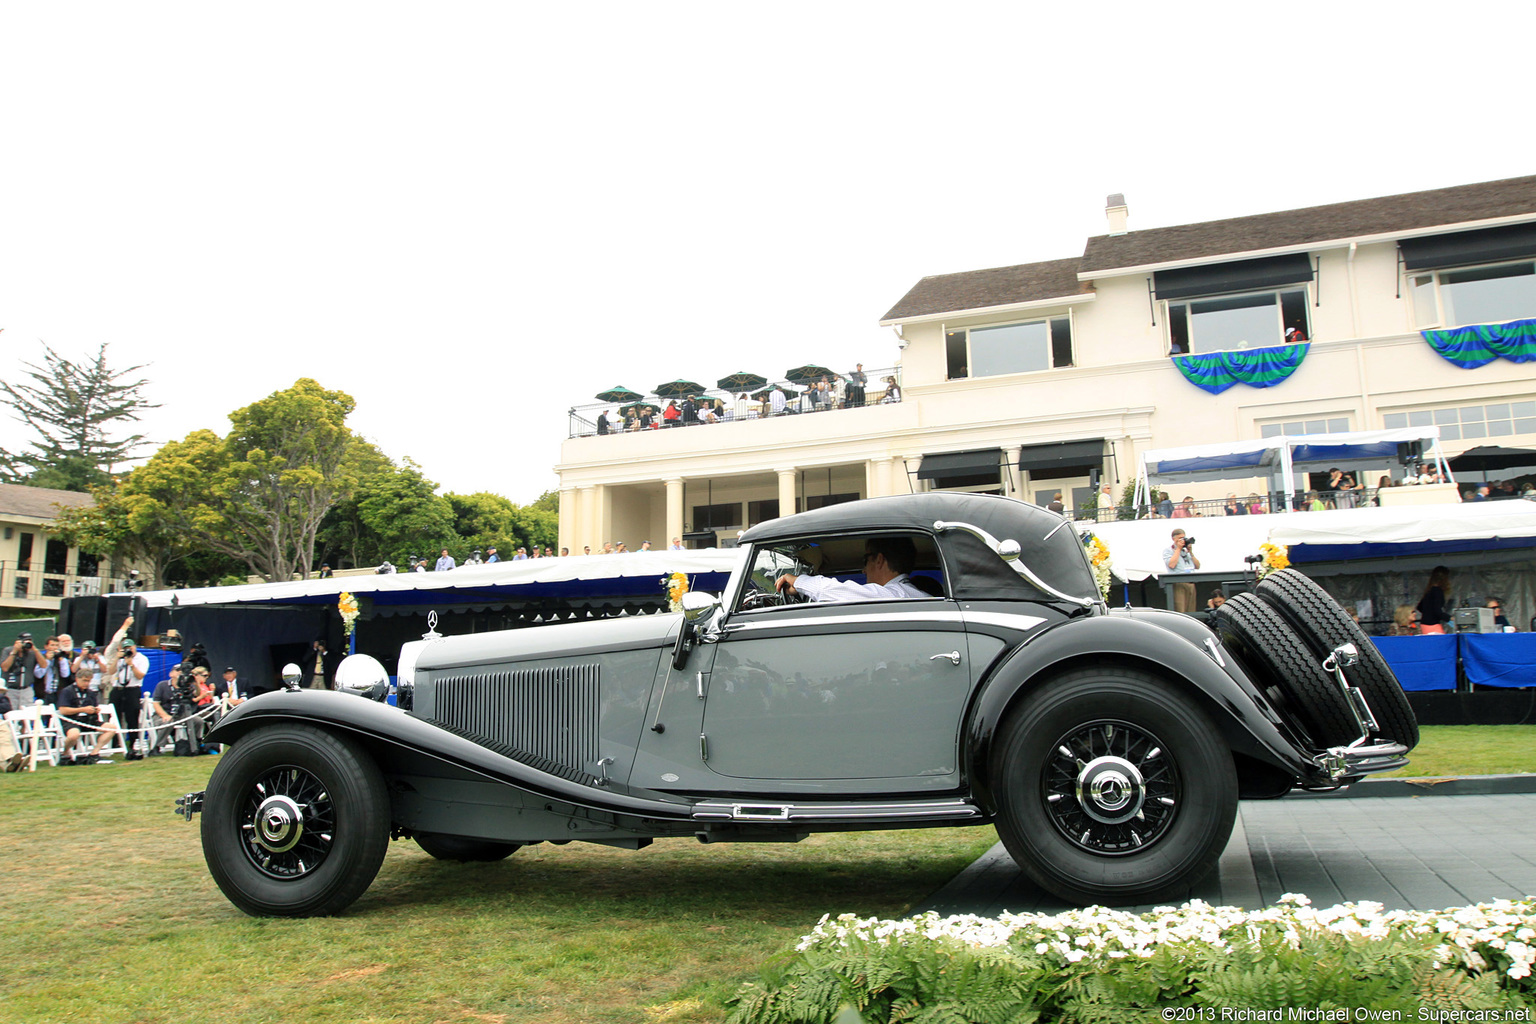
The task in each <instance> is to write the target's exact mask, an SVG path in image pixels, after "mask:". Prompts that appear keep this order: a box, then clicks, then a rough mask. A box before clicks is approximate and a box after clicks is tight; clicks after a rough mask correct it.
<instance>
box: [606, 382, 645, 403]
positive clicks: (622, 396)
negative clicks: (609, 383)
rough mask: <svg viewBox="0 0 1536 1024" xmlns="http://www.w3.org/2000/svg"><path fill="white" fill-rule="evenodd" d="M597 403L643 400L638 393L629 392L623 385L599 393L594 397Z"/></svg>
mask: <svg viewBox="0 0 1536 1024" xmlns="http://www.w3.org/2000/svg"><path fill="white" fill-rule="evenodd" d="M593 397H595V398H596V399H597V400H598V401H599V402H633V401H634V400H635V399H637V398H643V397H645V396H643V395H641V394H640V392H638V391H631V390H629V388H626V387H624V385H622V384H621V385H619V386H618V387H615V388H609V389H608V390H607V391H599V392H598V393H597V394H596V395H595V396H593Z"/></svg>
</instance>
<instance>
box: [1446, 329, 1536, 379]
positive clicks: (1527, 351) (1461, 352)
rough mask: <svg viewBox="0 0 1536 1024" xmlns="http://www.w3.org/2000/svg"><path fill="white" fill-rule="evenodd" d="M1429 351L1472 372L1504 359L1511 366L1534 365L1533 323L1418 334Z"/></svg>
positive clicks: (1535, 348) (1534, 340) (1535, 347)
mask: <svg viewBox="0 0 1536 1024" xmlns="http://www.w3.org/2000/svg"><path fill="white" fill-rule="evenodd" d="M1419 333H1421V334H1423V335H1424V340H1425V341H1427V342H1429V347H1430V348H1432V349H1434V350H1435V351H1436V352H1438V353H1440V354H1441V355H1442V356H1444V357H1445V358H1447V359H1449V360H1450V361H1451V362H1453V363H1455V364H1456V365H1457V366H1459V367H1461V368H1462V369H1463V370H1475V369H1477V368H1478V367H1479V366H1487V365H1488V364H1489V363H1491V362H1493V361H1494V360H1495V359H1498V358H1499V357H1500V356H1503V357H1504V358H1505V359H1508V360H1509V361H1510V362H1512V363H1530V362H1536V320H1511V321H1510V322H1509V323H1507V324H1477V325H1475V326H1472V327H1452V328H1451V329H1450V330H1445V331H1420V332H1419Z"/></svg>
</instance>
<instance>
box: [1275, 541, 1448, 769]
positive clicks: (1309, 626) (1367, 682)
mask: <svg viewBox="0 0 1536 1024" xmlns="http://www.w3.org/2000/svg"><path fill="white" fill-rule="evenodd" d="M1255 593H1257V594H1258V595H1259V597H1260V598H1262V599H1263V600H1264V602H1265V603H1266V604H1268V605H1269V606H1270V607H1272V608H1274V609H1275V610H1276V611H1277V612H1279V613H1280V614H1281V616H1282V617H1284V618H1285V620H1286V621H1287V622H1289V623H1290V624H1291V625H1292V626H1294V627H1295V628H1296V631H1297V632H1298V633H1300V634H1301V637H1302V639H1303V640H1305V641H1307V643H1308V644H1310V645H1311V649H1312V653H1313V654H1315V655H1317V656H1318V657H1319V658H1326V657H1327V656H1328V654H1329V653H1330V652H1331V651H1332V650H1333V649H1334V648H1335V647H1338V646H1339V645H1340V644H1346V643H1349V644H1354V645H1355V649H1356V650H1358V651H1359V652H1360V660H1359V661H1358V662H1356V663H1355V664H1354V665H1352V666H1349V667H1347V668H1345V669H1344V677H1345V678H1346V679H1348V680H1349V681H1350V683H1351V685H1354V686H1357V687H1359V688H1360V692H1361V693H1362V694H1364V695H1365V701H1366V703H1367V704H1369V705H1370V706H1371V712H1372V714H1374V715H1375V717H1376V725H1377V727H1378V733H1377V734H1378V735H1380V736H1383V737H1386V738H1388V739H1393V740H1396V741H1397V742H1399V743H1401V744H1403V745H1404V746H1406V747H1408V749H1410V750H1412V749H1413V748H1414V747H1415V746H1416V745H1417V744H1418V742H1419V723H1418V720H1417V719H1416V718H1415V717H1414V714H1413V708H1412V707H1411V706H1410V705H1409V704H1408V696H1407V694H1405V693H1403V688H1402V686H1401V685H1399V684H1398V681H1397V677H1396V676H1394V675H1393V674H1392V670H1391V669H1390V668H1388V667H1387V662H1386V659H1384V658H1383V657H1382V656H1381V652H1380V651H1378V650H1377V649H1376V645H1375V644H1373V643H1371V640H1370V637H1368V636H1366V635H1365V631H1364V630H1362V629H1361V628H1360V625H1359V623H1357V622H1355V620H1354V619H1351V618H1350V617H1349V616H1348V615H1347V614H1345V612H1344V609H1342V608H1340V607H1339V606H1338V604H1337V602H1335V601H1334V599H1333V598H1332V597H1331V596H1329V594H1328V592H1327V591H1326V590H1324V589H1323V588H1322V587H1320V586H1318V585H1317V584H1316V583H1315V582H1313V581H1312V580H1311V579H1309V578H1308V577H1307V576H1305V575H1303V574H1302V573H1299V572H1297V571H1296V570H1295V569H1282V570H1280V571H1279V572H1272V573H1270V574H1269V575H1268V576H1266V577H1264V579H1263V580H1262V581H1261V582H1260V583H1259V586H1258V589H1257V590H1256V591H1255Z"/></svg>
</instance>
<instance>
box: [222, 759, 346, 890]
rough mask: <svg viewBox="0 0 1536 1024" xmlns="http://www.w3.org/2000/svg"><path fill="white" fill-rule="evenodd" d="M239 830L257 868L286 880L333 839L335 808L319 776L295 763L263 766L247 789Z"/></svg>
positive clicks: (311, 864)
mask: <svg viewBox="0 0 1536 1024" xmlns="http://www.w3.org/2000/svg"><path fill="white" fill-rule="evenodd" d="M240 831H241V834H242V836H243V838H244V840H245V854H246V856H247V857H249V858H251V863H252V864H253V865H255V867H256V870H258V871H260V872H261V873H262V874H264V875H267V876H269V877H271V878H279V879H283V880H285V881H288V880H292V879H296V878H302V877H304V876H305V875H307V874H309V873H310V872H311V871H314V870H315V869H316V868H318V867H319V866H320V865H321V864H322V863H324V861H325V858H326V857H327V856H329V854H330V852H331V848H332V847H333V846H334V845H335V842H336V809H335V807H334V806H333V805H332V803H331V795H330V793H329V792H327V791H326V787H325V785H324V784H323V783H321V781H320V780H319V779H317V778H315V777H314V776H313V775H311V774H310V773H309V772H307V771H305V770H304V769H303V768H299V767H297V766H295V765H282V766H280V767H277V768H274V769H272V770H271V771H269V772H267V773H266V774H265V775H263V776H262V777H261V778H259V779H258V780H256V782H255V783H254V784H253V785H252V786H251V790H250V792H249V793H248V794H246V799H245V809H244V810H243V812H242V814H241V821H240Z"/></svg>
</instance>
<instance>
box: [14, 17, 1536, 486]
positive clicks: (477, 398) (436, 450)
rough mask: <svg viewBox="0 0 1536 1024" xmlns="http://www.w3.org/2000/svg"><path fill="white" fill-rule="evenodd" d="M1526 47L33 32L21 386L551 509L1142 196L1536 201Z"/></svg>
mask: <svg viewBox="0 0 1536 1024" xmlns="http://www.w3.org/2000/svg"><path fill="white" fill-rule="evenodd" d="M1035 8H1047V10H1046V11H1045V12H1043V13H1036V11H1035V10H1034V9H1035ZM1521 11H1524V13H1520V12H1521ZM1354 12H1358V13H1354ZM1533 21H1536V15H1533V13H1532V9H1530V8H1526V7H1524V5H1517V4H1491V3H1490V4H1480V3H1459V4H1455V5H1450V6H1447V5H1444V4H1420V5H1416V4H1402V3H1400V4H1393V5H1386V6H1384V5H1378V4H1365V3H1358V4H1355V3H1337V2H1333V3H1323V4H1312V3H1289V4H1262V5H1256V4H1233V3H1230V2H1225V3H1216V4H1210V5H1202V4H1151V5H1149V4H1138V5H1134V6H1126V7H1121V6H1118V5H1113V4H1093V5H1089V4H1079V5H1069V4H1050V5H1045V4H1034V3H1011V4H991V3H975V4H967V3H956V4H935V3H921V4H912V3H894V2H885V3H879V4H875V3H857V4H854V3H847V4H844V3H834V2H827V0H823V2H818V3H792V2H778V3H774V4H723V3H655V2H653V3H643V4H642V3H632V2H629V3H622V4H618V3H613V4H610V3H585V4H543V3H541V4H531V3H528V4H523V3H508V2H502V3H485V4H480V3H446V4H431V5H428V4H409V5H407V4H399V3H380V2H371V3H367V4H361V3H327V4H314V3H302V4H300V3H267V4H261V5H244V6H236V5H230V4H209V3H206V2H198V3H185V4H172V3H149V2H143V3H131V4H125V3H121V2H116V0H114V2H111V3H75V4H47V3H28V2H10V0H4V2H0V140H3V143H0V327H3V328H4V333H3V334H0V373H4V374H6V375H7V378H6V379H8V380H13V381H14V380H15V379H16V378H17V376H18V375H19V374H20V373H21V363H22V362H23V361H39V360H40V355H41V348H40V345H39V342H40V341H46V342H47V343H48V344H50V345H52V346H53V347H54V348H55V349H56V350H58V351H59V352H60V353H61V354H64V355H68V356H80V355H83V354H85V353H88V352H91V351H94V349H95V347H96V346H97V344H98V343H100V342H102V341H106V342H109V343H110V346H111V347H110V349H109V354H110V356H111V358H112V360H113V361H114V362H115V363H117V364H118V365H127V364H130V363H137V362H148V363H151V364H152V365H151V366H150V368H149V370H148V371H147V373H148V375H149V376H150V377H151V379H152V380H153V387H152V389H151V396H152V397H153V398H154V400H156V401H159V402H162V403H164V404H163V407H162V408H160V409H158V410H155V411H153V412H152V413H150V414H149V415H147V416H146V418H145V421H144V424H143V426H144V429H145V432H146V433H148V434H149V435H150V436H151V438H152V439H154V440H155V441H156V442H163V441H166V440H170V439H173V438H179V437H182V436H184V435H185V434H187V433H188V432H190V431H192V430H195V429H197V428H200V427H207V428H210V429H213V430H215V431H218V432H220V433H223V432H224V431H226V430H227V429H228V421H227V419H226V416H225V414H226V413H228V412H229V411H230V410H232V409H235V408H237V407H239V406H242V405H245V404H248V403H250V402H252V401H254V400H256V399H258V398H260V397H262V396H264V395H267V394H270V393H271V392H273V391H276V390H279V389H281V388H285V387H287V386H289V385H291V384H292V383H293V382H294V380H295V379H297V378H298V377H301V376H309V377H314V378H315V379H317V380H319V381H320V382H321V383H322V384H324V385H325V386H327V387H330V388H337V389H341V390H344V391H347V392H349V393H350V394H351V395H353V397H355V398H356V399H357V403H358V406H357V412H356V413H355V414H354V415H353V417H352V420H351V423H352V425H353V427H354V428H355V429H356V430H358V431H359V432H361V433H363V434H364V435H366V436H368V437H370V438H371V439H373V440H374V441H375V442H376V443H378V444H379V445H380V446H381V447H382V448H383V449H384V451H385V452H387V453H388V454H389V455H391V456H392V457H394V458H396V459H397V460H398V459H400V458H404V457H410V458H413V459H415V460H416V461H417V462H419V463H420V464H421V465H422V466H423V468H424V470H425V471H426V473H427V475H428V476H429V477H430V478H432V479H434V480H437V481H439V482H440V483H441V484H442V485H443V487H444V489H446V490H455V491H461V492H468V491H477V490H489V491H495V492H498V493H501V494H505V495H507V496H508V497H510V498H512V499H513V500H514V501H518V502H528V501H531V500H533V499H534V498H535V497H537V496H538V494H539V493H540V492H541V491H543V490H545V489H547V488H550V487H554V486H555V485H556V482H557V481H556V476H555V474H554V472H553V466H554V465H555V463H556V462H557V461H558V459H559V444H560V441H561V440H562V439H563V438H564V436H565V432H566V422H567V421H566V410H567V409H568V408H569V407H570V406H571V405H574V404H581V403H585V402H590V401H592V399H593V395H594V394H595V393H596V392H597V391H599V390H602V389H605V388H608V387H610V386H612V385H615V384H623V385H626V386H628V387H631V388H634V389H636V390H642V391H643V390H647V389H649V388H651V387H653V386H654V385H656V384H658V383H660V382H662V381H665V380H670V379H672V378H674V377H678V376H686V377H690V378H692V379H694V380H699V381H704V382H705V383H713V382H714V380H715V378H717V377H720V376H723V375H724V374H726V373H728V372H731V371H734V370H738V369H740V370H748V371H752V372H757V373H762V374H765V375H768V376H770V377H772V376H778V375H781V374H782V373H783V372H784V371H785V370H786V369H788V368H789V367H791V366H794V365H797V364H799V363H803V362H818V363H825V364H828V365H830V366H832V367H833V368H835V369H839V370H847V369H851V368H852V365H853V363H854V362H856V361H863V362H864V363H866V364H867V365H869V366H885V365H890V364H892V363H894V362H895V360H896V356H897V350H896V346H895V339H894V336H893V335H892V334H891V332H890V331H889V330H887V329H884V328H880V327H878V326H877V325H876V324H877V321H878V320H879V318H880V316H881V314H882V313H884V312H885V311H886V310H887V309H888V308H890V307H891V306H892V305H894V304H895V302H896V300H897V299H899V298H900V297H901V296H902V294H903V293H904V292H905V291H906V290H907V289H908V288H909V287H910V286H911V285H912V284H914V283H915V282H916V281H917V280H918V279H919V278H920V277H922V276H924V275H927V274H937V273H948V272H952V271H960V270H972V269H979V268H983V267H992V266H1002V265H1008V264H1014V263H1027V262H1032V261H1036V260H1044V259H1056V258H1061V257H1066V256H1073V255H1077V254H1078V253H1080V252H1081V251H1082V247H1083V243H1084V241H1085V239H1086V238H1087V237H1088V236H1089V235H1093V234H1102V233H1103V232H1104V231H1105V222H1104V215H1103V208H1104V197H1105V195H1106V194H1108V193H1111V192H1124V193H1125V194H1126V197H1127V200H1128V202H1129V205H1130V211H1131V221H1130V226H1131V228H1132V229H1133V230H1135V229H1137V228H1148V227H1156V226H1162V225H1167V224H1180V223H1188V222H1192V221H1201V220H1211V219H1216V218H1221V217H1230V216H1239V215H1243V214H1249V213H1261V212H1266V211H1271V210H1281V209H1290V208H1294V207H1299V206H1310V205H1314V204H1318V203H1327V202H1336V201H1343V200H1349V199H1360V198H1365V197H1368V196H1376V195H1387V194H1392V193H1396V192H1406V191H1416V190H1419V189H1426V188H1437V187H1441V186H1446V185H1455V184H1463V183H1467V182H1473V181H1484V180H1490V179H1495V178H1504V177H1511V176H1515V175H1522V174H1529V173H1532V171H1533V156H1536V136H1533V132H1532V129H1531V117H1530V109H1531V99H1530V95H1531V84H1530V79H1529V74H1528V72H1527V71H1526V70H1525V68H1524V67H1523V65H1522V63H1521V62H1520V61H1518V60H1511V59H1508V58H1509V55H1510V54H1511V53H1512V52H1514V51H1512V50H1511V49H1509V47H1508V46H1507V45H1506V43H1505V41H1506V40H1509V39H1526V38H1529V36H1530V34H1531V29H1532V27H1533ZM25 440H26V432H25V430H24V429H23V428H22V427H21V426H20V425H19V424H16V423H14V422H13V421H11V420H9V419H5V418H0V447H3V448H13V447H17V446H19V445H21V444H22V443H23V442H24V441H25Z"/></svg>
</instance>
